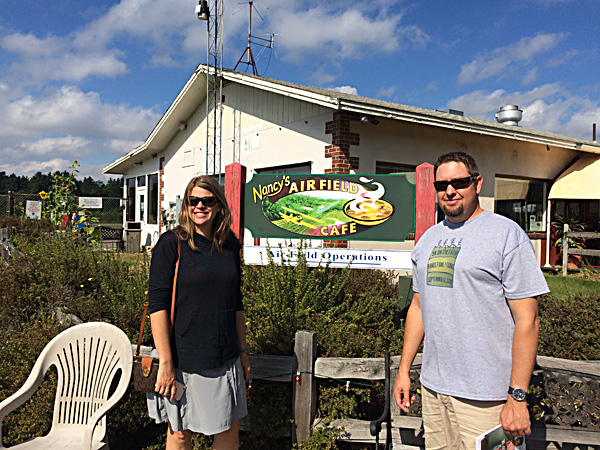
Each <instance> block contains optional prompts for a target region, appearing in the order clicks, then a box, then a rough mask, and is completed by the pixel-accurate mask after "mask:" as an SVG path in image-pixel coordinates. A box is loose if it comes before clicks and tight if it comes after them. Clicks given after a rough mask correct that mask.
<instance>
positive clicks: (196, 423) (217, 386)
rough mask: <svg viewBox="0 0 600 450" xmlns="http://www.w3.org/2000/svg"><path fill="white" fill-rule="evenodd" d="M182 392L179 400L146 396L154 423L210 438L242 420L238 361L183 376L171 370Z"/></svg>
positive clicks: (242, 393) (245, 410) (241, 379)
mask: <svg viewBox="0 0 600 450" xmlns="http://www.w3.org/2000/svg"><path fill="white" fill-rule="evenodd" d="M175 376H176V379H177V381H179V382H181V383H183V385H184V386H185V390H184V392H183V395H182V397H181V399H180V400H179V401H177V400H175V399H174V400H173V401H172V402H171V401H169V400H168V398H165V397H163V396H162V395H159V394H156V393H151V392H149V393H147V394H146V400H147V403H148V414H149V415H150V417H151V418H152V419H154V420H155V421H156V423H162V422H164V421H165V420H168V421H169V423H170V424H171V429H172V430H173V431H183V430H191V431H193V432H195V433H202V434H206V435H209V436H210V435H214V434H218V433H222V432H223V431H227V430H229V428H231V422H233V421H234V420H239V419H241V418H242V417H245V416H246V414H247V413H248V408H247V405H246V383H245V381H244V373H243V370H242V363H241V362H240V358H239V357H238V358H237V359H232V360H230V361H228V362H227V363H226V364H225V366H223V367H219V368H217V369H209V370H203V371H202V372H201V373H187V372H183V371H181V370H179V369H175Z"/></svg>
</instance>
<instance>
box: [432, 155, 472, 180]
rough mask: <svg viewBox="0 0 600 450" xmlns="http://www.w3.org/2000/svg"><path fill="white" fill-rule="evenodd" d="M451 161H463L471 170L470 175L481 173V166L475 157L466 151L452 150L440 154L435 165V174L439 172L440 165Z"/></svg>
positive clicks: (469, 170)
mask: <svg viewBox="0 0 600 450" xmlns="http://www.w3.org/2000/svg"><path fill="white" fill-rule="evenodd" d="M449 162H456V163H463V164H464V165H465V167H466V168H467V171H468V172H469V175H479V168H478V167H477V163H476V162H475V158H473V157H472V156H471V155H469V154H467V153H465V152H451V153H446V154H445V155H442V156H440V157H439V158H438V159H437V161H436V162H435V164H434V165H433V175H434V176H435V174H436V173H437V169H438V167H440V166H441V165H442V164H446V163H449Z"/></svg>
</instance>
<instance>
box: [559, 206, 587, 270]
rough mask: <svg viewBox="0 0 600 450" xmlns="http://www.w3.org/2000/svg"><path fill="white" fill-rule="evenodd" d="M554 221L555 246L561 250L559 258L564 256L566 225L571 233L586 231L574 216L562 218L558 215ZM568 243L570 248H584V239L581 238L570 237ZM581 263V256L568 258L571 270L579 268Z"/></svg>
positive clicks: (583, 225)
mask: <svg viewBox="0 0 600 450" xmlns="http://www.w3.org/2000/svg"><path fill="white" fill-rule="evenodd" d="M554 219H555V220H554V221H553V222H552V228H553V230H552V231H553V235H554V236H555V240H554V246H555V247H556V248H558V249H560V252H559V257H560V255H562V248H563V243H564V239H565V237H564V236H563V235H564V228H565V225H568V226H569V231H584V230H585V224H583V223H581V222H580V221H579V220H578V219H577V218H576V217H574V216H562V215H560V214H556V215H555V216H554ZM567 243H568V245H569V248H583V244H584V242H583V238H579V237H572V236H568V237H567ZM580 263H581V255H569V256H568V264H569V267H570V268H575V267H579V264H580Z"/></svg>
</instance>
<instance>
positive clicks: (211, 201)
mask: <svg viewBox="0 0 600 450" xmlns="http://www.w3.org/2000/svg"><path fill="white" fill-rule="evenodd" d="M188 203H189V204H190V206H198V203H202V204H203V205H204V206H206V207H207V208H210V207H212V206H215V204H216V203H217V198H216V197H191V196H190V197H188Z"/></svg>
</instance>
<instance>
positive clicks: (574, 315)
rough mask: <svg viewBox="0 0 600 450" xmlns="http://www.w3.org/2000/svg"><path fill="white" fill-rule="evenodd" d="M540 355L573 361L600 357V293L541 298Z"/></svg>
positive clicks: (539, 305) (539, 303)
mask: <svg viewBox="0 0 600 450" xmlns="http://www.w3.org/2000/svg"><path fill="white" fill-rule="evenodd" d="M596 284H597V285H600V283H596ZM538 308H539V315H540V340H539V346H538V354H540V355H544V356H553V357H555V358H563V359H572V360H594V361H598V360H600V339H598V324H599V323H600V294H599V293H598V291H596V294H593V295H581V294H575V295H572V296H569V297H565V298H558V297H555V296H553V295H544V296H542V297H541V298H540V299H539V301H538Z"/></svg>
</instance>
